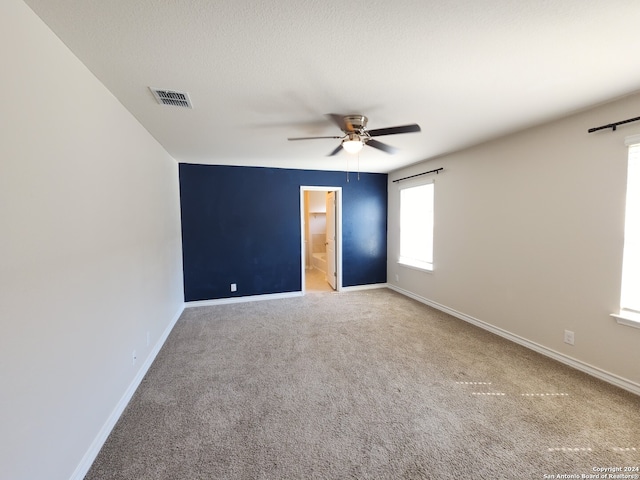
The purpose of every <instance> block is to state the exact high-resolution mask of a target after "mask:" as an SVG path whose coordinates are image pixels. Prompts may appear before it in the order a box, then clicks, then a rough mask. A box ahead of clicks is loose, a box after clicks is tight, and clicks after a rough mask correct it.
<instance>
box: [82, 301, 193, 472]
mask: <svg viewBox="0 0 640 480" xmlns="http://www.w3.org/2000/svg"><path fill="white" fill-rule="evenodd" d="M183 311H184V304H183V305H181V306H180V308H179V309H178V311H177V313H176V314H175V315H174V317H173V319H172V320H171V322H170V323H169V325H167V328H165V330H164V332H162V336H161V337H160V338H159V339H158V341H157V342H156V344H155V345H154V347H153V349H152V350H151V352H149V355H148V356H147V359H146V360H145V362H144V363H143V364H142V366H141V367H140V369H139V370H138V373H137V374H136V376H135V377H134V378H133V380H132V381H131V383H130V384H129V387H127V389H126V391H125V392H124V394H123V395H122V397H121V398H120V401H118V403H117V404H116V406H115V408H114V409H113V411H112V412H111V415H109V417H108V418H107V421H106V422H105V423H104V425H103V426H102V428H101V429H100V431H99V432H98V435H97V436H96V438H95V439H94V440H93V442H91V445H90V446H89V449H88V450H87V452H86V453H85V454H84V456H83V457H82V460H80V463H79V464H78V466H77V467H76V469H75V471H74V472H73V474H72V475H71V480H83V479H84V477H85V476H86V474H87V473H88V472H89V469H90V468H91V465H93V462H94V461H95V459H96V457H97V456H98V453H100V450H101V449H102V447H103V445H104V443H105V442H106V441H107V438H108V437H109V435H110V434H111V431H112V430H113V427H115V426H116V423H117V422H118V420H119V419H120V416H121V415H122V412H124V409H125V408H126V407H127V405H128V404H129V401H131V398H132V397H133V394H134V393H135V392H136V390H137V389H138V387H139V386H140V383H141V382H142V380H143V379H144V376H145V375H146V374H147V371H148V370H149V368H150V367H151V364H152V363H153V361H154V360H155V359H156V356H157V355H158V353H159V352H160V349H161V348H162V346H163V345H164V342H166V341H167V338H168V337H169V334H170V333H171V330H173V327H175V325H176V323H177V322H178V319H179V318H180V315H182V312H183Z"/></svg>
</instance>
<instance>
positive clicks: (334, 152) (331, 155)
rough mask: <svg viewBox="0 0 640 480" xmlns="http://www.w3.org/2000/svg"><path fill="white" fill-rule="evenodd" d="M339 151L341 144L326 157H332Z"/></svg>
mask: <svg viewBox="0 0 640 480" xmlns="http://www.w3.org/2000/svg"><path fill="white" fill-rule="evenodd" d="M340 150H342V144H340V145H338V146H337V147H336V149H335V150H334V151H333V152H331V153H330V154H329V155H327V157H333V156H334V155H335V154H336V153H338V152H339V151H340Z"/></svg>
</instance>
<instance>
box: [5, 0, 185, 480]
mask: <svg viewBox="0 0 640 480" xmlns="http://www.w3.org/2000/svg"><path fill="white" fill-rule="evenodd" d="M0 59H1V61H2V75H0V87H1V91H2V92H3V98H2V107H1V109H0V228H1V229H2V233H1V235H0V255H1V256H0V322H1V324H0V391H1V392H0V478H2V479H11V480H22V479H24V480H26V479H29V480H31V479H44V478H46V479H53V480H55V479H69V478H71V477H72V475H76V476H79V475H81V474H82V473H83V472H82V467H81V464H82V463H83V462H84V463H87V462H88V461H90V460H91V454H92V452H91V450H92V449H93V450H95V449H96V448H97V447H99V445H98V444H96V440H97V439H98V440H99V437H100V435H101V434H102V435H104V433H105V429H104V427H105V425H107V424H108V423H109V422H110V421H113V412H114V411H116V410H117V409H118V408H119V407H122V405H121V403H122V399H123V397H124V396H126V394H127V392H129V393H130V390H131V388H130V387H131V386H132V385H133V384H135V382H136V381H137V380H139V378H140V371H141V367H143V365H144V364H145V361H146V360H148V359H150V358H151V357H152V356H153V353H154V347H156V346H157V345H159V343H158V342H161V340H162V338H163V335H164V334H165V333H166V332H167V329H168V328H170V326H171V325H172V324H173V322H174V320H175V319H176V317H177V315H179V313H180V311H181V309H182V308H183V294H182V264H181V244H180V219H179V214H180V213H179V198H178V168H177V163H176V162H175V161H174V160H173V159H172V158H171V157H170V156H169V155H168V154H167V153H166V152H165V151H164V150H163V149H162V148H161V146H160V145H159V144H158V143H157V142H156V141H155V140H154V139H153V138H152V137H151V136H150V135H149V133H148V132H147V131H146V130H144V129H143V128H142V126H141V125H140V124H139V123H138V122H137V121H136V120H135V119H134V118H133V117H132V116H131V115H130V114H129V113H128V112H127V111H126V110H125V109H124V107H122V105H121V104H120V103H119V102H118V101H117V100H116V99H115V98H114V97H113V96H112V95H111V94H110V93H109V92H108V91H107V90H106V88H105V87H104V86H103V85H102V84H101V83H99V82H98V81H97V80H96V78H95V77H94V76H93V75H92V74H91V73H90V72H89V71H88V70H87V69H86V68H85V67H84V66H83V65H82V63H81V62H80V61H79V60H78V59H77V58H76V57H74V56H73V55H72V54H71V53H70V52H69V50H68V49H67V48H66V47H65V46H64V45H63V44H62V43H61V42H60V41H59V39H58V38H57V37H56V36H55V35H54V34H53V33H52V32H51V31H50V30H49V29H48V28H47V27H46V26H45V25H44V24H43V23H42V22H41V21H40V19H39V18H38V17H37V16H36V15H35V14H34V13H33V12H32V11H31V10H30V9H29V8H28V7H27V6H26V5H25V4H24V3H23V2H22V1H21V0H3V1H2V4H1V6H0ZM142 93H143V94H144V92H142ZM147 332H149V337H150V345H149V346H147ZM134 349H135V350H137V353H138V360H137V363H136V365H135V366H133V365H132V352H133V350H134ZM98 443H99V442H98ZM93 453H95V452H93ZM85 467H86V465H85ZM74 472H75V474H74Z"/></svg>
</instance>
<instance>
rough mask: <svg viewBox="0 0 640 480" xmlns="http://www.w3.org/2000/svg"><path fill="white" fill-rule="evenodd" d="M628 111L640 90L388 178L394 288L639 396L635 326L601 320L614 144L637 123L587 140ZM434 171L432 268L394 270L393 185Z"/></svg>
mask: <svg viewBox="0 0 640 480" xmlns="http://www.w3.org/2000/svg"><path fill="white" fill-rule="evenodd" d="M638 115H640V95H635V96H629V97H626V98H623V99H619V100H617V101H614V102H612V103H609V104H606V105H601V106H598V107H596V108H593V109H591V110H589V111H585V112H581V113H578V114H575V115H573V116H570V117H568V118H565V119H562V120H559V121H555V122H552V123H548V124H546V125H543V126H539V127H537V128H532V129H529V130H526V131H524V132H520V133H516V134H513V135H510V136H508V137H506V138H502V139H498V140H496V141H492V142H489V143H486V144H483V145H480V146H477V147H475V148H471V149H468V150H465V151H461V152H458V153H454V154H451V155H446V156H443V157H441V158H438V159H433V160H431V161H427V162H424V163H422V164H418V165H414V166H411V167H409V168H405V169H403V170H401V171H396V172H393V173H392V174H390V175H389V224H388V225H389V226H388V228H389V234H388V235H389V238H388V240H389V241H388V280H389V283H390V284H391V286H392V288H397V289H401V291H403V292H405V293H408V294H411V295H414V296H416V297H417V298H419V299H421V300H427V301H430V302H435V303H437V304H439V305H441V306H443V307H445V308H448V309H452V310H454V311H455V312H456V313H460V314H461V315H459V316H461V317H462V318H465V317H466V319H468V320H472V321H475V320H478V321H479V322H484V323H485V324H486V325H485V326H486V327H489V329H495V330H497V331H499V332H501V333H504V334H505V335H506V336H511V338H512V339H516V340H518V341H521V343H524V344H527V345H528V346H530V347H536V348H537V347H540V348H538V350H539V351H544V353H546V354H549V355H551V356H556V357H558V358H561V359H562V360H563V361H565V362H567V363H570V364H571V363H574V366H576V364H577V366H579V367H580V368H582V369H584V370H585V371H589V370H590V369H591V372H590V373H592V374H597V375H599V376H601V378H607V380H609V381H613V382H614V383H618V384H619V385H621V386H623V387H624V388H627V389H630V390H632V391H636V392H638V393H640V349H638V344H639V342H640V329H636V328H632V327H627V326H621V325H618V324H617V323H616V322H615V320H614V319H612V318H611V317H609V314H610V313H613V312H617V311H618V307H619V298H620V279H621V265H622V245H623V235H624V202H625V188H626V183H625V182H626V164H627V148H626V147H625V146H624V143H623V139H624V137H625V136H628V135H632V134H637V133H639V132H640V125H639V124H637V123H636V124H628V125H626V126H624V127H619V129H618V130H617V131H616V132H612V131H611V130H606V131H601V132H598V133H592V134H589V133H587V130H588V129H589V128H591V127H597V126H600V125H605V124H608V123H610V122H615V121H619V120H624V119H627V118H632V117H636V116H638ZM425 141H428V139H425ZM439 167H443V168H444V171H443V172H441V173H440V174H439V175H433V177H431V178H434V179H435V188H436V190H435V209H436V218H435V222H436V223H435V238H434V242H435V243H434V255H435V270H434V272H433V273H425V272H420V271H417V270H412V269H409V268H405V267H402V266H400V265H398V264H397V263H396V260H397V258H398V248H399V241H398V215H399V193H398V186H397V185H398V184H397V183H393V180H395V179H398V178H401V177H404V176H407V175H412V174H415V173H420V172H423V171H427V170H432V169H435V168H439ZM396 275H398V278H399V280H396ZM565 329H568V330H572V331H574V332H575V346H569V345H567V344H565V343H563V332H564V330H565ZM513 336H517V337H513ZM518 337H519V338H518ZM591 367H593V368H591Z"/></svg>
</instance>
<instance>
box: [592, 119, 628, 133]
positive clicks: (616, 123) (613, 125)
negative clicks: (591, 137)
mask: <svg viewBox="0 0 640 480" xmlns="http://www.w3.org/2000/svg"><path fill="white" fill-rule="evenodd" d="M638 120H640V117H635V118H630V119H629V120H622V121H621V122H615V123H610V124H609V125H603V126H601V127H595V128H590V129H589V133H593V132H597V131H598V130H604V129H605V128H610V129H612V130H613V131H614V132H615V131H616V127H617V126H618V125H624V124H625V123H631V122H637V121H638Z"/></svg>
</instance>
